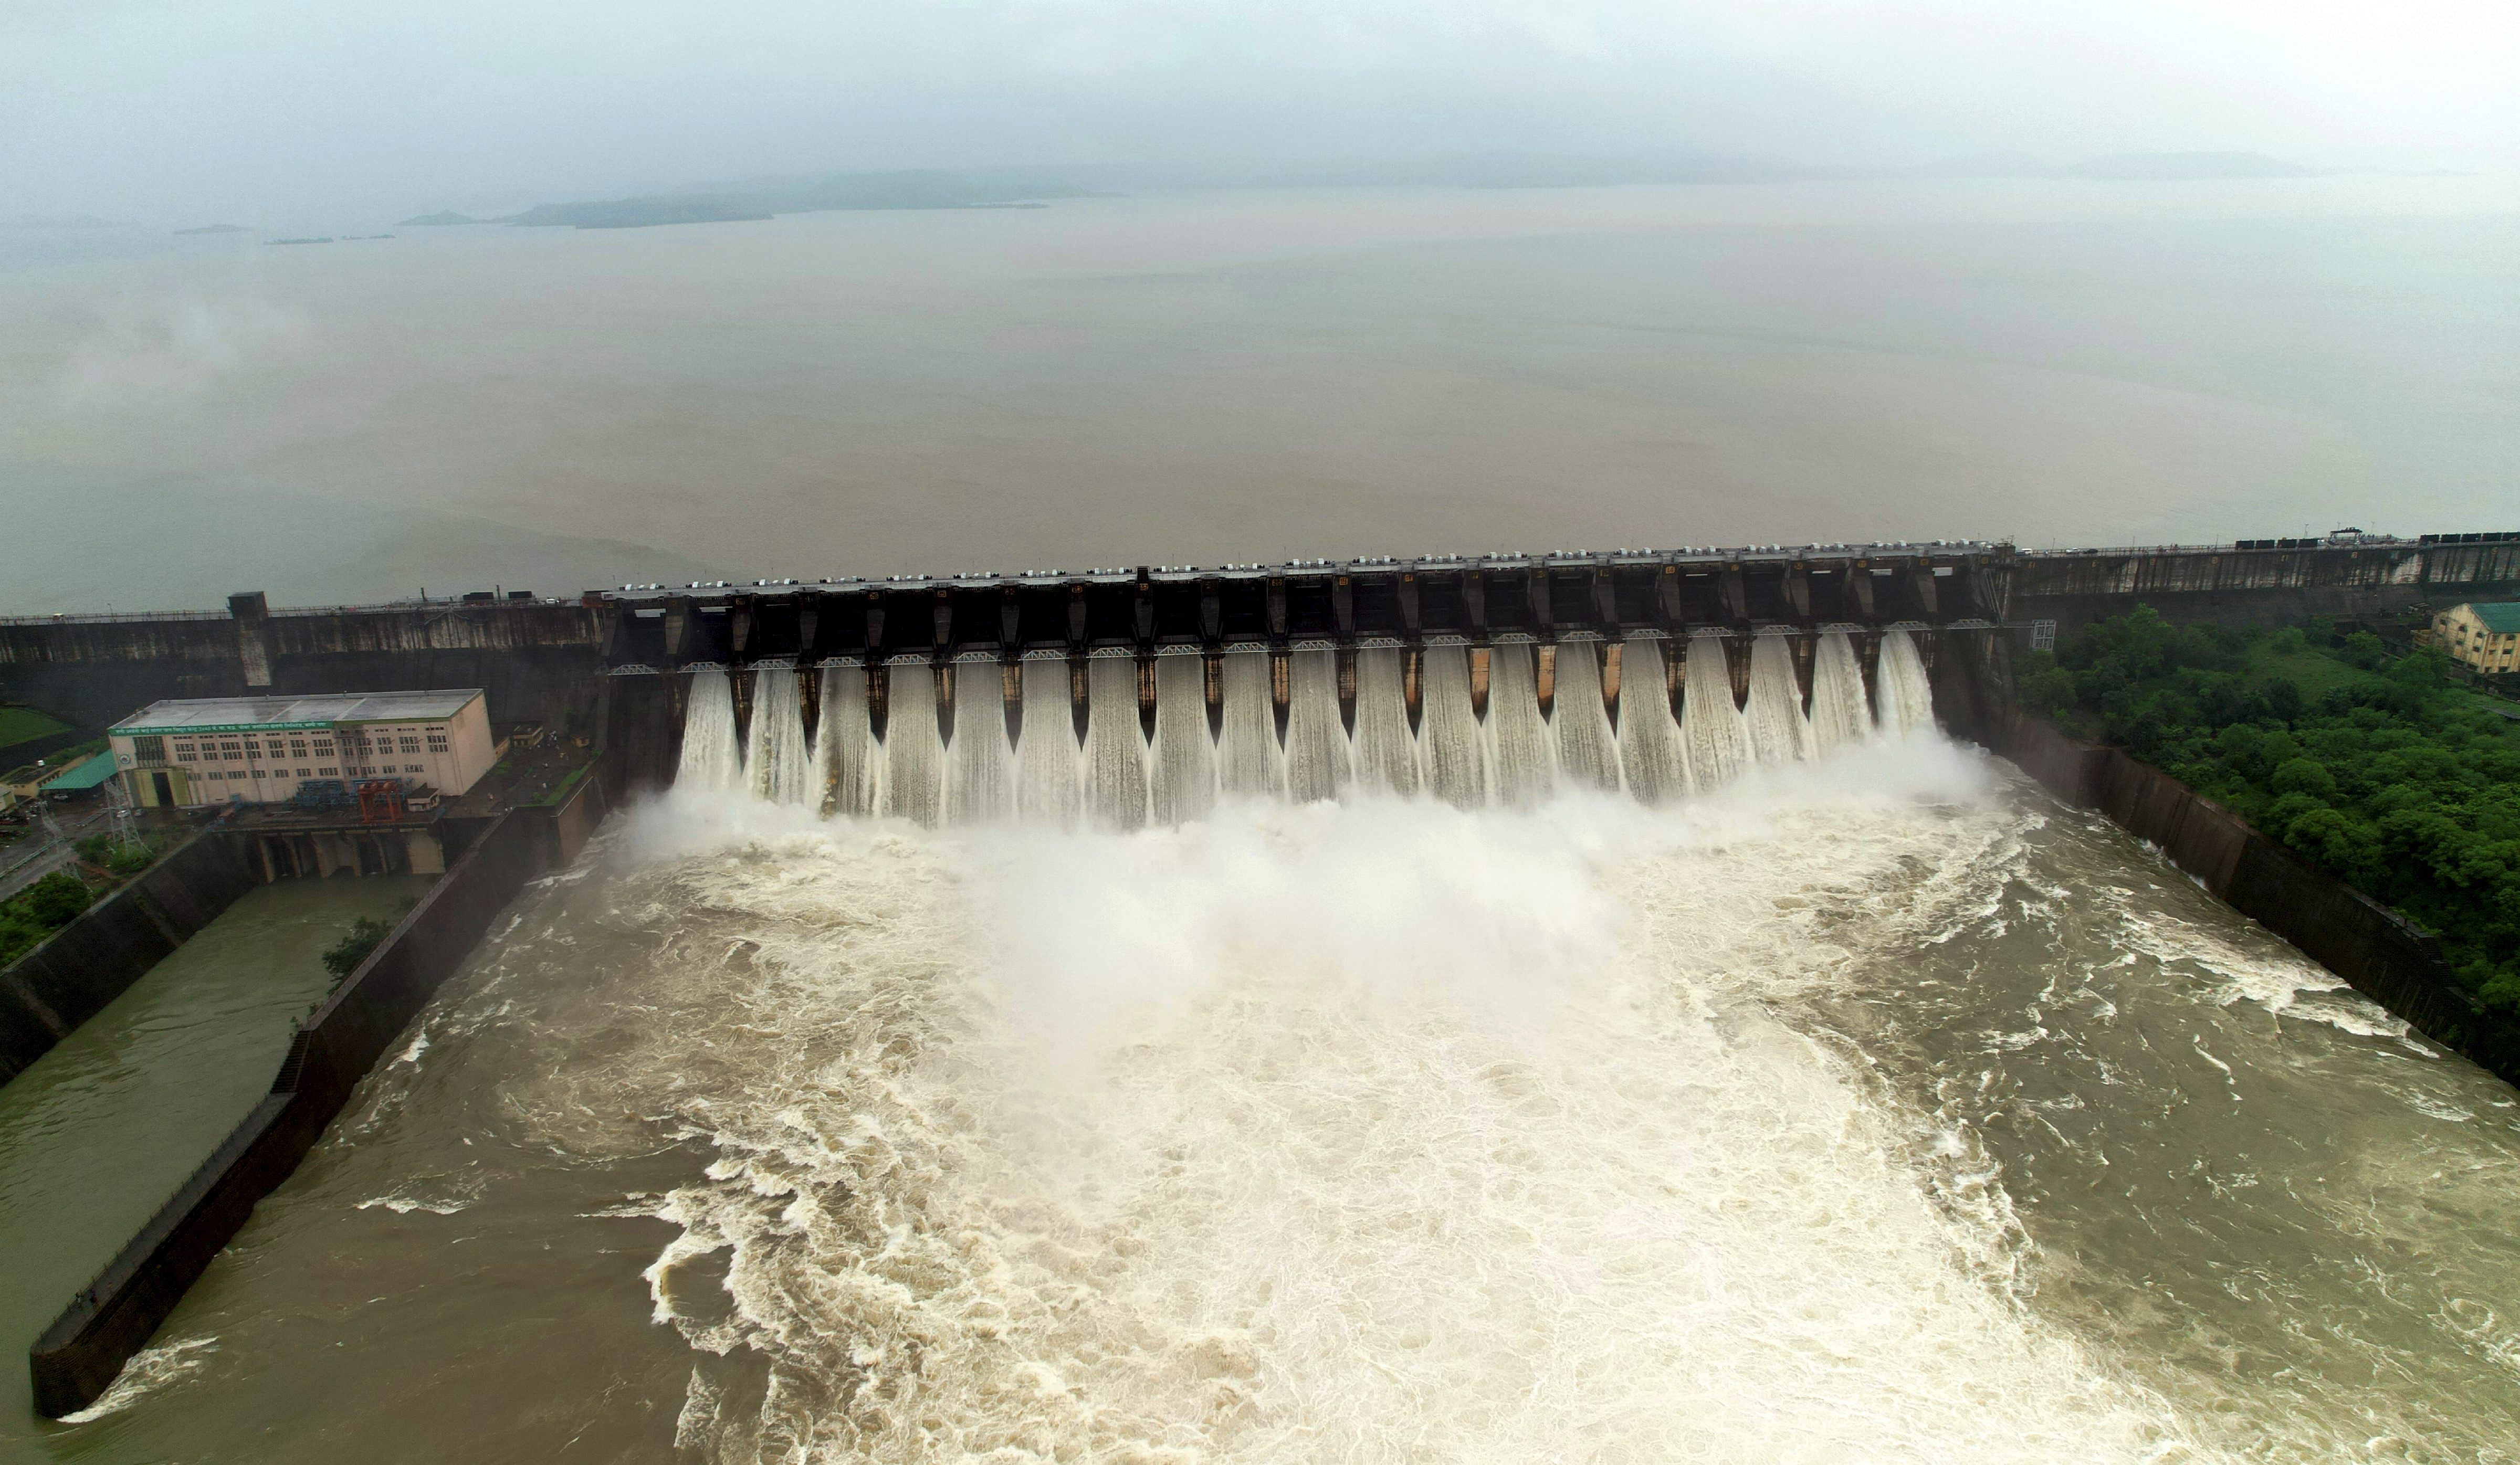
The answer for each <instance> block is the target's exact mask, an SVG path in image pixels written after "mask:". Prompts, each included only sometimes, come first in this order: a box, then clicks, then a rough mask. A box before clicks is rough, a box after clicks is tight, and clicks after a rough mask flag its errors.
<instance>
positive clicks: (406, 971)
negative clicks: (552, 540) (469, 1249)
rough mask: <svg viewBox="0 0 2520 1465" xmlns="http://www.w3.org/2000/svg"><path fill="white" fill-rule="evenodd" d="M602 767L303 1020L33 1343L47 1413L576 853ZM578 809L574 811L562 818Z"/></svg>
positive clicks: (107, 1379)
mask: <svg viewBox="0 0 2520 1465" xmlns="http://www.w3.org/2000/svg"><path fill="white" fill-rule="evenodd" d="M601 774H602V770H601V769H598V770H597V771H596V772H595V773H592V774H590V775H589V776H588V777H586V778H585V779H584V780H582V781H581V783H580V785H579V787H578V788H577V789H576V790H573V791H572V792H573V796H572V798H571V799H570V800H569V801H566V802H564V803H563V804H562V805H560V806H558V807H556V808H549V809H533V810H517V811H513V812H511V813H508V814H505V815H502V816H500V817H499V818H497V819H496V820H494V821H491V823H490V824H489V825H488V826H487V827H486V828H485V829H484V830H483V831H482V832H481V834H480V836H479V837H478V838H477V839H475V840H473V841H472V846H471V847H470V848H469V849H467V850H466V851H465V853H464V856H463V858H462V859H460V860H458V861H457V862H456V863H455V865H454V866H453V867H452V868H450V869H449V870H448V871H447V872H446V874H445V875H444V876H443V877H442V878H440V879H439V880H438V882H437V883H436V884H435V885H433V886H431V887H430V888H429V891H428V893H427V895H426V896H424V897H422V899H421V900H420V902H419V904H418V905H416V906H414V907H413V908H412V910H411V911H410V913H409V914H407V915H405V916H404V917H403V919H402V921H401V923H400V924H398V925H396V926H395V927H394V929H393V932H392V934H391V935H389V936H387V937H386V938H385V940H384V941H383V942H382V943H381V944H380V945H379V946H378V947H377V949H376V951H375V952H374V953H372V954H370V955H369V957H368V959H367V960H366V961H364V962H362V963H360V966H359V969H358V970H357V971H355V972H352V973H351V974H350V976H349V978H348V980H346V981H344V982H343V983H342V984H341V985H340V987H339V988H338V989H337V990H336V991H335V992H334V993H333V995H332V997H331V998H329V999H326V1001H325V1002H324V1004H323V1005H322V1006H321V1007H318V1008H317V1009H316V1010H315V1013H314V1015H313V1016H311V1017H309V1018H307V1019H306V1020H305V1021H304V1022H303V1023H301V1024H300V1025H299V1029H298V1033H297V1036H296V1038H295V1039H294V1040H293V1042H292V1043H291V1045H290V1050H289V1056H288V1057H287V1058H286V1059H284V1060H283V1062H282V1064H281V1070H280V1074H279V1076H278V1077H277V1078H276V1079H275V1080H274V1081H273V1083H272V1087H271V1093H270V1096H269V1097H267V1098H265V1099H264V1100H263V1101H262V1102H261V1103H260V1104H258V1105H256V1106H255V1108H254V1110H253V1112H252V1113H251V1114H249V1115H248V1116H247V1117H246V1120H245V1122H244V1123H242V1124H240V1125H238V1126H237V1128H236V1130H235V1132H232V1133H231V1134H229V1136H228V1138H227V1140H226V1142H224V1143H222V1144H221V1145H220V1146H219V1148H218V1150H217V1151H216V1152H215V1153H213V1154H212V1155H211V1156H210V1158H209V1160H208V1161H207V1162H205V1163H204V1164H203V1166H202V1167H201V1169H200V1170H198V1171H196V1172H194V1174H193V1176H192V1177H191V1178H190V1179H188V1180H186V1181H185V1182H184V1185H183V1187H182V1188H181V1189H179V1190H178V1191H177V1192H176V1193H175V1195H174V1197H173V1198H172V1199H170V1200H168V1201H167V1202H166V1204H165V1205H164V1206H163V1207H161V1208H160V1209H159V1210H158V1214H157V1216H156V1217H154V1218H153V1219H152V1220H151V1221H150V1222H149V1223H148V1224H147V1225H146V1226H144V1227H142V1229H141V1231H140V1234H139V1235H137V1236H136V1237H134V1238H133V1239H132V1241H131V1243H130V1244H129V1245H128V1246H126V1247H124V1248H123V1249H122V1252H121V1254H120V1255H119V1256H117V1257H115V1258H114V1260H113V1262H112V1264H111V1265H108V1266H107V1267H106V1269H105V1270H104V1272H102V1273H101V1274H100V1275H99V1276H98V1277H97V1279H96V1280H95V1281H94V1282H92V1283H90V1284H89V1285H88V1286H87V1287H86V1288H85V1289H84V1290H82V1291H81V1292H80V1293H79V1295H78V1296H77V1297H76V1298H74V1299H73V1300H72V1301H71V1303H70V1305H69V1307H68V1308H67V1309H66V1310H64V1311H63V1313H62V1315H61V1317H60V1318H59V1319H58V1320H56V1321H55V1322H54V1323H53V1325H52V1326H51V1327H50V1328H48V1329H47V1330H46V1331H45V1333H44V1335H43V1337H42V1338H40V1339H38V1340H37V1341H36V1343H35V1346H34V1349H33V1351H32V1352H31V1354H29V1356H28V1359H27V1364H28V1369H29V1372H30V1373H31V1375H32V1378H33V1383H34V1398H35V1407H36V1409H37V1410H38V1411H39V1412H41V1413H42V1414H44V1415H45V1416H46V1417H48V1418H54V1419H58V1418H60V1417H61V1416H62V1415H64V1414H68V1413H73V1412H75V1411H77V1410H79V1409H82V1408H85V1407H86V1406H87V1405H88V1404H90V1403H92V1402H94V1401H95V1399H96V1398H97V1396H98V1395H100V1394H102V1393H104V1392H105V1390H106V1388H107V1386H109V1385H110V1384H112V1382H113V1378H114V1375H115V1374H117V1373H119V1372H120V1371H121V1369H122V1365H123V1364H124V1362H125V1361H127V1360H128V1359H129V1358H130V1356H131V1354H134V1353H136V1352H138V1351H139V1350H140V1349H141V1348H142V1347H144V1346H146V1345H147V1343H148V1342H149V1339H150V1338H151V1336H153V1335H154V1334H155V1333H156V1332H157V1331H158V1327H159V1326H161V1325H162V1324H163V1323H164V1322H165V1320H166V1318H167V1317H168V1315H169V1314H171V1313H172V1312H173V1311H174V1310H175V1306H176V1304H177V1303H179V1302H181V1301H182V1300H183V1296H184V1292H185V1290H186V1289H187V1288H189V1287H190V1286H191V1285H192V1284H193V1282H194V1280H195V1279H197V1278H198V1277H200V1276H201V1274H202V1272H203V1270H204V1269H205V1268H207V1267H208V1265H210V1262H211V1260H212V1259H213V1258H215V1257H216V1256H217V1255H218V1253H219V1251H220V1249H221V1248H222V1247H224V1246H226V1245H227V1243H228V1241H229V1239H230V1238H232V1237H233V1236H235V1235H236V1233H237V1230H238V1228H239V1227H241V1226H243V1225H244V1224H245V1222H246V1219H247V1217H248V1216H249V1215H251V1214H252V1211H253V1208H254V1205H255V1203H256V1202H258V1201H260V1200H261V1199H262V1197H264V1196H266V1195H268V1194H270V1193H271V1192H272V1191H273V1190H274V1189H276V1188H278V1187H279V1185H280V1183H281V1182H282V1181H283V1180H286V1179H287V1178H288V1177H289V1176H290V1173H291V1172H292V1171H293V1170H295V1169H296V1167H297V1163H298V1161H299V1160H301V1159H303V1158H304V1157H305V1155H306V1152H307V1151H308V1150H310V1149H312V1148H313V1147H314V1145H315V1142H316V1141H317V1140H318V1139H319V1138H321V1137H322V1135H323V1132H324V1129H325V1126H327V1125H328V1124H330V1123H331V1122H332V1120H333V1118H334V1116H336V1115H337V1114H338V1113H339V1112H340V1111H341V1108H342V1106H343V1105H344V1104H346V1103H347V1102H348V1100H349V1097H350V1094H351V1092H352V1090H353V1089H355V1088H357V1087H358V1084H359V1081H360V1080H361V1079H362V1078H364V1077H366V1076H367V1073H368V1071H369V1070H370V1069H371V1068H372V1067H374V1066H375V1064H376V1062H377V1060H378V1058H380V1057H381V1056H382V1055H383V1053H384V1052H385V1050H386V1049H387V1048H388V1047H389V1046H390V1045H391V1044H392V1043H393V1042H394V1040H395V1039H396V1038H397V1037H398V1036H399V1035H400V1034H401V1032H402V1030H403V1028H404V1027H406V1026H407V1025H408V1024H409V1023H410V1022H411V1020H412V1018H413V1017H414V1016H416V1015H418V1013H419V1012H420V1009H421V1008H422V1006H423V1005H425V1004H426V1003H427V1001H428V999H429V998H430V996H431V995H433V994H434V993H435V992H436V991H437V988H438V984H440V983H441V982H443V981H444V980H445V979H446V977H447V976H448V975H449V974H450V973H452V972H453V971H454V970H455V969H456V967H458V966H460V965H461V964H462V963H463V961H464V959H465V957H466V956H467V955H468V954H471V952H472V949H473V947H474V945H475V944H477V943H478V942H479V941H480V939H481V936H482V933H483V932H485V931H487V930H488V929H489V927H490V924H491V922H492V921H494V920H495V919H497V917H498V915H499V912H500V911H501V910H505V909H506V907H507V905H508V903H509V902H510V901H511V900H513V899H514V898H515V897H516V895H517V892H518V891H519V890H521V889H522V888H523V886H524V884H525V882H526V881H527V880H529V879H531V878H533V877H534V876H535V875H536V874H538V873H540V872H541V871H542V870H544V869H546V868H548V867H549V866H550V865H551V864H552V863H553V861H554V860H555V859H556V858H566V857H567V856H573V855H574V854H575V853H576V851H575V848H574V846H572V845H571V844H570V843H569V842H568V839H567V837H566V832H565V831H566V829H577V830H580V831H582V830H583V829H585V828H586V827H589V826H591V821H592V819H593V818H600V814H601V809H602V804H603V798H604V794H603V789H602V778H601ZM584 800H592V801H593V803H592V804H583V803H581V801H584ZM572 806H575V808H576V812H575V813H573V814H570V815H569V817H568V819H567V820H566V821H563V820H562V814H563V812H564V811H568V810H570V809H571V808H572ZM564 822H565V828H564V827H563V823H564ZM563 851H564V852H565V855H563V854H562V852H563Z"/></svg>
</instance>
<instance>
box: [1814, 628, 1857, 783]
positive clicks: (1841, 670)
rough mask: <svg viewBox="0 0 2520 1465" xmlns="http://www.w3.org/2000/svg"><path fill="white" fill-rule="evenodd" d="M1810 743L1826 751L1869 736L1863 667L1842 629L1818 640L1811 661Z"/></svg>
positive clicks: (1852, 644)
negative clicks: (1818, 645)
mask: <svg viewBox="0 0 2520 1465" xmlns="http://www.w3.org/2000/svg"><path fill="white" fill-rule="evenodd" d="M1811 730H1812V746H1813V747H1814V748H1815V749H1817V750H1818V751H1820V752H1823V753H1826V752H1828V751H1830V750H1831V749H1834V748H1840V747H1844V746H1846V745H1847V744H1848V743H1855V742H1862V741H1863V740H1864V739H1866V738H1868V737H1869V736H1871V735H1872V713H1871V710H1870V709H1869V708H1868V707H1866V706H1865V702H1864V668H1862V667H1860V666H1858V665H1856V662H1855V644H1854V643H1852V642H1850V641H1848V640H1847V639H1846V633H1845V632H1843V631H1831V632H1828V633H1826V634H1825V635H1823V636H1822V637H1821V639H1820V649H1819V651H1818V653H1817V654H1816V655H1815V656H1814V658H1813V661H1812V704H1811Z"/></svg>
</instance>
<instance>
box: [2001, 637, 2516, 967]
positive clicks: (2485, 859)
mask: <svg viewBox="0 0 2520 1465" xmlns="http://www.w3.org/2000/svg"><path fill="white" fill-rule="evenodd" d="M2450 665H2451V663H2450V661H2449V658H2447V657H2445V656H2443V655H2442V654H2441V653H2440V652H2439V651H2435V650H2431V649H2418V650H2416V651H2414V652H2412V653H2411V654H2408V655H2406V656H2402V657H2398V658H2395V659H2391V658H2390V657H2389V656H2388V655H2387V653H2386V651H2385V650H2384V649H2383V647H2382V646H2381V644H2380V642H2379V640H2378V638H2376V637H2374V636H2372V635H2371V634H2370V633H2368V632H2358V633H2356V634H2354V635H2352V636H2348V637H2345V638H2343V639H2342V640H2341V641H2340V640H2338V639H2337V638H2336V637H2335V636H2334V634H2333V631H2332V629H2331V628H2330V627H2329V626H2328V625H2327V624H2325V623H2323V622H2314V623H2313V624H2312V625H2311V626H2310V628H2309V629H2308V630H2307V631H2304V630H2300V629H2287V630H2282V631H2272V632H2270V631H2239V630H2232V629H2229V628H2228V627H2218V626H2176V625H2172V624H2170V623H2169V622H2167V621H2164V620H2163V619H2161V617H2160V616H2159V615H2157V614H2155V613H2154V612H2153V611H2152V609H2151V608H2150V607H2139V608H2138V609H2137V610H2136V611H2135V612H2134V613H2133V614H2130V615H2124V616H2119V617H2117V618H2115V619H2113V620H2108V621H2103V622H2100V623H2099V624H2096V625H2093V626H2091V627H2089V628H2087V629H2086V630H2085V631H2083V632H2082V634H2080V635H2079V636H2076V637H2073V638H2071V639H2070V640H2069V641H2067V642H2066V643H2065V644H2063V645H2062V646H2060V647H2059V648H2058V650H2057V652H2056V654H2054V655H2053V656H2049V655H2048V654H2046V653H2044V652H2034V653H2032V654H2031V656H2030V657H2029V658H2028V659H2027V660H2025V661H2024V662H2023V663H2022V664H2021V667H2020V687H2021V695H2022V700H2023V701H2024V702H2025V703H2026V704H2027V705H2029V706H2030V707H2031V708H2032V709H2033V710H2035V711H2038V712H2041V713H2044V714H2046V715H2048V716H2050V717H2053V718H2055V719H2056V720H2057V721H2058V722H2059V723H2060V724H2062V725H2063V726H2065V727H2066V728H2067V729H2068V730H2069V731H2071V732H2074V733H2080V734H2082V735H2084V736H2095V737H2105V738H2107V739H2109V740H2111V741H2114V742H2116V743H2118V744H2120V745H2122V746H2124V747H2125V748H2126V749H2127V750H2128V751H2129V752H2131V753H2134V754H2135V755H2136V756H2137V757H2139V758H2141V759H2143V760H2144V761H2145V762H2147V763H2149V764H2151V765H2152V766H2154V767H2155V768H2158V769H2161V770H2162V771H2163V772H2165V773H2168V774H2170V775H2171V776H2172V777H2177V778H2179V779H2181V780H2182V781H2183V782H2185V783H2186V784H2187V785H2188V786H2189V787H2191V788H2194V789H2195V790H2196V791H2197V792H2199V793H2202V794H2204V795H2205V796H2206V797H2208V798H2211V799H2214V800H2216V801H2217V802H2219V803H2222V804H2223V805H2225V806H2226V807H2228V808H2230V809H2232V810H2234V811H2236V812H2237V813H2239V814H2240V815H2241V816H2243V817H2244V818H2246V819H2247V820H2248V821H2250V822H2251V823H2253V824H2255V825H2256V826H2257V827H2258V828H2259V829H2261V830H2263V831H2264V832H2265V833H2267V834H2268V835H2270V836H2271V837H2273V838H2275V839H2279V840H2281V841H2282V842H2283V843H2284V844H2285V845H2287V846H2288V847H2290V848H2291V849H2292V850H2293V851H2294V852H2295V853H2296V854H2299V855H2301V856H2302V857H2303V858H2305V859H2307V860H2309V861H2311V862H2312V863H2314V864H2316V865H2318V866H2320V867H2322V868H2324V869H2327V870H2329V871H2331V872H2332V873H2334V874H2336V875H2338V876H2340V877H2341V878H2343V879H2345V880H2346V881H2348V882H2350V883H2351V884H2352V885H2353V886H2354V887H2355V888H2356V889H2358V890H2361V891H2363V893H2364V894H2366V895H2369V896H2370V897H2372V898H2373V899H2375V900H2379V901H2383V902H2386V903H2387V904H2389V905H2391V906H2394V907H2396V908H2397V909H2398V910H2400V911H2402V912H2403V913H2405V914H2406V915H2407V916H2408V917H2409V918H2411V919H2413V920H2414V921H2416V922H2417V923H2418V924H2420V925H2422V926H2424V927H2426V928H2427V929H2429V930H2431V931H2433V932H2435V933H2437V934H2438V935H2439V937H2440V938H2441V942H2442V947H2443V950H2444V954H2446V955H2447V956H2448V957H2449V958H2450V961H2451V964H2452V966H2453V969H2454V970H2455V971H2456V973H2457V975H2458V977H2459V979H2460V980H2461V981H2462V982H2463V983H2465V984H2466V985H2467V986H2468V987H2469V989H2470V990H2471V991H2472V992H2474V993H2475V994H2476V995H2477V996H2478V997H2480V998H2482V999H2484V1000H2485V1001H2486V1002H2488V1003H2489V1004H2490V1005H2493V1006H2495V1007H2498V1008H2501V1009H2504V1010H2514V1009H2520V722H2515V721H2513V720H2511V719H2509V718H2507V717H2505V716H2503V715H2502V714H2501V713H2500V711H2498V704H2496V703H2494V702H2493V701H2491V700H2490V699H2488V698H2486V697H2484V696H2483V695H2481V694H2479V693H2477V692H2475V691H2472V690H2470V689H2468V688H2464V687H2461V686H2460V685H2458V684H2457V683H2456V682H2454V681H2453V680H2452V679H2451V676H2450ZM2500 705H2501V706H2508V705H2509V704H2507V703H2506V704H2500Z"/></svg>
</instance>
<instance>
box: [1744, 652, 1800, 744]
mask: <svg viewBox="0 0 2520 1465" xmlns="http://www.w3.org/2000/svg"><path fill="white" fill-rule="evenodd" d="M1748 712H1749V720H1750V752H1751V754H1752V756H1754V757H1756V758H1757V759H1758V760H1759V761H1760V762H1761V763H1791V762H1793V761H1795V760H1796V759H1798V758H1809V757H1810V756H1811V755H1812V731H1811V724H1810V723H1809V722H1806V721H1805V720H1804V719H1803V689H1802V684H1801V683H1799V682H1797V681H1795V680H1794V648H1793V645H1792V644H1791V643H1790V642H1788V641H1786V640H1785V638H1783V637H1781V636H1762V637H1760V638H1758V639H1757V640H1756V641H1753V642H1751V643H1750V706H1749V709H1748Z"/></svg>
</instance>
